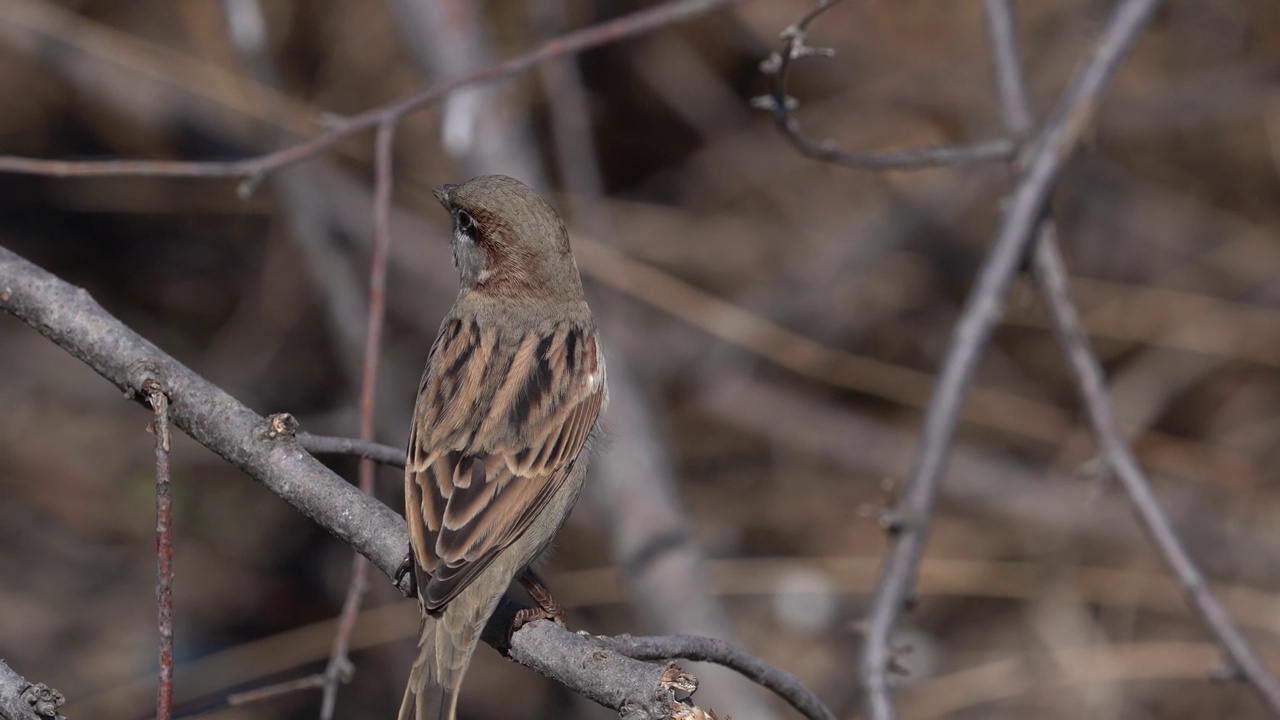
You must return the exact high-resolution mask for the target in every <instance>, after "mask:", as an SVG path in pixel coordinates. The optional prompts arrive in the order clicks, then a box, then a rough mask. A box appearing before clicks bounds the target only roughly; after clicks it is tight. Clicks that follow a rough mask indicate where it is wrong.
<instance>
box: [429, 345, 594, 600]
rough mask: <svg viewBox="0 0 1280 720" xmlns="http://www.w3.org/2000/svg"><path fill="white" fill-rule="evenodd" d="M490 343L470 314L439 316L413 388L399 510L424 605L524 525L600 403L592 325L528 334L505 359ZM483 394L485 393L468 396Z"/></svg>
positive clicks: (559, 482)
mask: <svg viewBox="0 0 1280 720" xmlns="http://www.w3.org/2000/svg"><path fill="white" fill-rule="evenodd" d="M497 347H498V343H497V342H496V339H495V338H492V337H490V336H489V335H488V334H486V333H484V332H481V331H480V330H479V329H478V328H476V327H475V325H474V324H473V323H469V322H466V321H462V320H454V321H453V322H452V323H450V324H447V325H446V327H445V328H443V329H442V331H441V334H440V337H439V338H438V339H437V341H436V346H435V347H433V348H432V356H431V360H430V361H429V362H428V369H427V372H426V374H425V376H424V382H423V387H422V392H420V393H419V397H418V403H419V408H418V409H417V410H416V411H415V413H414V426H413V429H412V431H411V436H410V444H409V464H408V468H407V476H406V477H407V480H408V482H406V483H405V488H406V496H405V515H406V519H407V520H408V521H409V531H410V539H411V541H412V543H413V549H414V555H415V556H416V558H417V561H418V563H417V564H418V567H419V569H420V575H419V577H418V580H419V584H418V595H419V598H420V600H421V602H422V604H423V606H424V607H425V608H426V609H427V610H429V611H438V610H440V609H442V608H443V607H444V606H445V605H446V604H448V603H449V601H450V600H452V599H453V598H454V597H456V596H457V594H458V593H459V592H461V591H462V589H463V588H465V587H466V586H467V584H468V583H469V582H471V580H472V579H474V578H475V577H476V575H478V574H479V573H480V572H481V571H483V570H484V569H485V568H486V567H488V566H489V564H490V563H492V562H493V560H494V558H495V557H497V555H498V553H499V552H500V551H502V550H503V549H504V548H506V547H508V546H509V545H511V543H512V542H514V541H515V540H516V539H517V538H518V537H520V535H521V534H522V533H524V532H525V531H526V530H527V529H528V528H529V526H530V524H531V523H532V522H533V520H534V519H535V518H536V517H537V516H538V514H539V513H540V512H541V510H542V509H543V508H544V507H545V506H546V504H547V502H548V501H549V500H550V499H551V498H552V497H553V496H554V495H555V494H556V491H557V490H559V489H560V488H561V487H562V486H563V484H564V482H565V480H566V479H567V478H568V476H569V473H570V472H571V471H572V469H573V465H574V463H575V462H576V460H577V458H578V454H579V453H580V452H581V451H582V449H583V446H584V445H585V444H586V441H587V437H588V436H589V435H590V433H591V430H592V428H593V427H594V426H595V423H596V419H597V417H598V416H599V414H600V411H601V407H602V405H603V404H604V401H605V393H606V392H607V391H606V390H605V383H604V364H603V360H602V358H601V357H600V353H599V346H598V343H597V340H596V337H595V333H594V332H593V331H592V330H591V329H590V328H582V327H578V326H576V325H575V324H572V323H562V324H561V325H559V326H558V327H555V328H553V329H552V330H550V331H549V332H547V333H544V334H531V335H529V336H527V337H525V338H523V340H522V341H521V342H520V343H519V345H518V346H517V348H516V350H515V351H514V353H511V354H510V355H509V358H502V357H499V355H500V353H498V352H496V350H497ZM491 373H498V374H499V376H498V377H499V379H497V380H496V381H495V380H494V378H493V376H491V375H490V374H491ZM483 387H488V388H490V389H489V390H488V391H484V392H480V389H481V388H483ZM480 396H483V397H484V399H485V400H487V402H479V403H477V402H474V401H468V400H467V398H468V397H471V398H477V397H480ZM424 404H425V405H424Z"/></svg>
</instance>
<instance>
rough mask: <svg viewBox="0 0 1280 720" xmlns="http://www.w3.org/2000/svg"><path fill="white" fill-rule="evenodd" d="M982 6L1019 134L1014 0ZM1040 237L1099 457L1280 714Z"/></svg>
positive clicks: (1056, 259) (1040, 276)
mask: <svg viewBox="0 0 1280 720" xmlns="http://www.w3.org/2000/svg"><path fill="white" fill-rule="evenodd" d="M984 7H985V12H986V16H987V28H988V33H989V35H990V37H991V46H992V54H993V56H994V61H995V65H996V82H997V86H998V87H999V95H1000V107H1001V111H1002V115H1003V117H1004V121H1005V125H1006V126H1007V127H1008V128H1009V129H1010V130H1012V131H1014V132H1018V133H1023V132H1025V128H1027V127H1029V126H1030V124H1031V122H1032V116H1031V109H1030V103H1029V102H1028V101H1027V94H1026V88H1025V86H1024V84H1023V80H1022V71H1021V63H1020V62H1019V60H1018V52H1017V43H1016V39H1015V35H1014V19H1013V3H1012V2H1011V0H986V2H985V6H984ZM1038 236H1039V237H1038V239H1037V240H1036V250H1035V257H1034V261H1033V271H1034V274H1035V278H1036V284H1037V285H1039V287H1040V290H1041V292H1042V294H1043V295H1044V299H1045V304H1046V305H1048V306H1049V311H1050V315H1051V317H1052V319H1053V328H1054V333H1055V334H1056V335H1057V337H1058V342H1059V344H1061V345H1062V352H1063V354H1064V355H1065V357H1066V361H1067V366H1068V369H1069V370H1070V371H1071V380H1072V384H1073V385H1074V386H1075V389H1076V394H1077V395H1079V397H1080V402H1081V404H1082V405H1083V406H1084V407H1085V410H1086V414H1087V416H1088V420H1089V427H1090V430H1091V431H1092V432H1093V435H1094V438H1095V442H1097V444H1098V447H1099V448H1100V449H1101V451H1102V456H1103V459H1104V461H1105V462H1106V464H1107V466H1108V467H1109V468H1110V469H1111V472H1112V473H1113V474H1114V475H1115V477H1117V478H1118V479H1119V480H1120V484H1121V485H1122V486H1123V487H1124V489H1125V493H1126V495H1127V496H1128V498H1129V502H1130V504H1132V506H1133V509H1134V512H1135V514H1137V516H1138V518H1139V520H1140V521H1141V522H1142V526H1143V528H1144V529H1145V530H1146V531H1147V535H1148V536H1149V537H1150V538H1151V541H1152V542H1153V543H1154V544H1155V545H1156V548H1157V549H1158V550H1159V551H1160V554H1161V556H1163V557H1164V559H1165V562H1166V563H1168V565H1169V569H1170V570H1172V571H1173V574H1174V576H1176V577H1177V578H1178V582H1179V584H1181V586H1182V589H1183V596H1184V597H1185V598H1186V600H1187V602H1188V604H1189V605H1190V606H1191V608H1192V609H1193V610H1194V611H1195V612H1196V614H1197V615H1199V616H1200V620H1201V622H1203V623H1204V625H1205V627H1206V628H1207V629H1208V630H1209V632H1210V633H1211V634H1212V635H1213V636H1214V637H1215V638H1217V640H1218V643H1219V644H1220V645H1221V646H1222V648H1223V649H1224V650H1225V651H1226V654H1227V657H1229V658H1230V659H1231V663H1232V664H1233V665H1234V666H1235V668H1234V669H1235V670H1237V671H1238V673H1239V674H1240V676H1242V677H1243V678H1244V679H1245V680H1247V681H1248V682H1249V684H1250V685H1251V686H1252V687H1253V688H1254V690H1255V691H1256V692H1257V693H1258V695H1259V697H1260V698H1261V700H1262V702H1263V703H1264V704H1265V705H1266V706H1267V708H1268V709H1269V710H1270V711H1271V712H1272V714H1274V715H1278V716H1280V682H1277V680H1276V678H1275V676H1274V675H1272V674H1271V672H1270V671H1269V670H1268V669H1267V666H1266V665H1265V664H1264V663H1263V662H1262V660H1261V659H1260V658H1259V657H1258V656H1257V654H1256V653H1255V652H1254V651H1253V648H1252V647H1250V646H1249V643H1248V642H1247V641H1246V640H1245V638H1244V635H1243V633H1241V632H1240V629H1239V628H1238V627H1237V626H1236V624H1235V623H1234V621H1233V620H1232V619H1231V616H1230V615H1229V614H1228V613H1227V611H1226V609H1225V608H1223V607H1222V605H1221V603H1219V602H1218V599H1217V597H1216V596H1214V594H1213V593H1212V591H1210V589H1209V586H1208V584H1207V583H1206V582H1205V579H1204V576H1203V575H1202V574H1201V573H1200V570H1199V568H1197V567H1196V565H1195V563H1194V562H1193V561H1192V560H1191V556H1190V555H1189V554H1188V553H1187V551H1186V548H1184V547H1183V545H1182V542H1181V541H1180V540H1179V539H1178V536H1177V535H1176V534H1174V531H1173V525H1172V523H1171V522H1170V521H1169V518H1168V516H1167V515H1166V514H1165V512H1164V510H1163V509H1162V508H1161V507H1160V504H1159V502H1158V501H1157V500H1156V498H1155V494H1154V493H1153V492H1152V491H1151V486H1150V483H1148V482H1147V479H1146V476H1145V475H1144V474H1143V472H1142V470H1141V467H1140V466H1139V465H1138V461H1137V459H1136V458H1135V457H1134V455H1133V451H1132V449H1131V448H1130V447H1129V443H1128V442H1127V441H1126V440H1125V435H1124V431H1123V429H1122V428H1121V427H1120V422H1119V420H1118V419H1117V418H1116V414H1115V410H1114V408H1113V405H1112V403H1111V399H1110V397H1109V395H1108V393H1107V387H1106V380H1105V377H1104V375H1103V372H1102V366H1101V364H1100V363H1099V362H1098V356H1097V355H1096V354H1095V353H1094V352H1093V348H1092V347H1091V346H1090V344H1089V337H1088V335H1087V334H1085V331H1084V328H1083V326H1082V325H1081V324H1080V318H1079V314H1078V313H1077V312H1076V308H1075V304H1074V303H1073V302H1072V301H1071V296H1070V283H1069V281H1068V279H1067V271H1066V267H1065V265H1064V264H1063V261H1062V254H1061V251H1060V250H1059V248H1058V232H1057V226H1056V223H1055V222H1054V221H1053V218H1051V217H1046V218H1045V219H1044V220H1043V221H1042V222H1041V224H1040V230H1039V233H1038Z"/></svg>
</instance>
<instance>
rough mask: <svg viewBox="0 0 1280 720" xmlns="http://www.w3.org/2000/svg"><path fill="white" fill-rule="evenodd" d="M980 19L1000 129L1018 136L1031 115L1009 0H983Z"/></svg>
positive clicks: (1029, 123) (1030, 121) (1032, 118)
mask: <svg viewBox="0 0 1280 720" xmlns="http://www.w3.org/2000/svg"><path fill="white" fill-rule="evenodd" d="M982 8H983V18H985V20H986V24H987V38H988V40H990V42H991V64H992V69H993V70H995V80H996V97H997V98H998V99H999V100H1000V117H1001V118H1002V119H1003V121H1004V128H1005V130H1008V131H1009V132H1011V133H1013V135H1014V136H1015V137H1018V138H1022V137H1025V136H1026V135H1027V133H1029V132H1031V130H1032V128H1033V127H1034V126H1035V115H1034V114H1033V113H1032V111H1031V102H1030V101H1029V100H1028V98H1027V92H1026V85H1025V83H1024V81H1023V74H1022V62H1021V61H1019V59H1018V34H1017V17H1016V16H1015V15H1014V11H1013V3H1012V2H1011V1H1010V0H983V4H982Z"/></svg>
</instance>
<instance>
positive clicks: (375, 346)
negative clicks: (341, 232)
mask: <svg viewBox="0 0 1280 720" xmlns="http://www.w3.org/2000/svg"><path fill="white" fill-rule="evenodd" d="M394 141H395V124H394V122H391V121H388V122H386V123H383V124H382V125H379V126H378V134H377V138H376V141H375V151H374V174H375V175H376V177H375V180H374V191H373V243H372V247H373V252H372V259H371V261H370V264H369V319H368V324H367V325H366V330H365V341H364V369H363V371H362V373H361V379H360V440H362V441H364V442H372V441H373V431H374V409H375V408H374V406H375V400H376V398H377V387H378V357H379V355H380V351H381V349H382V324H383V320H384V318H385V316H386V307H387V302H386V294H387V293H386V285H387V253H388V246H389V245H390V235H391V233H390V224H391V184H392V172H391V161H392V158H393V150H394ZM376 469H377V465H376V463H374V461H373V460H371V459H368V458H364V459H361V460H360V471H359V474H360V491H361V492H363V493H365V494H367V495H372V494H373V479H374V471H375V470H376ZM368 589H369V561H368V559H367V558H365V556H363V555H361V554H360V553H356V555H355V559H354V560H353V561H352V564H351V584H350V586H348V588H347V597H346V599H345V600H343V603H342V615H341V616H340V617H339V619H338V631H337V632H336V633H335V634H334V638H333V650H332V651H331V652H330V654H329V665H328V667H326V668H325V671H324V677H325V682H324V700H323V702H322V703H321V704H320V719H321V720H332V718H333V710H334V707H335V705H336V704H337V701H338V685H339V684H341V683H345V682H347V681H349V680H350V679H351V675H352V673H353V672H355V667H354V666H353V665H352V664H351V659H350V657H348V648H349V646H350V643H351V631H352V629H353V628H355V625H356V619H357V618H358V617H359V615H360V604H361V602H362V601H363V600H364V595H365V592H367V591H368Z"/></svg>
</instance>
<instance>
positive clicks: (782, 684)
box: [602, 635, 836, 720]
mask: <svg viewBox="0 0 1280 720" xmlns="http://www.w3.org/2000/svg"><path fill="white" fill-rule="evenodd" d="M602 640H603V641H604V642H605V644H607V645H609V646H610V647H613V648H615V649H616V650H618V651H619V652H621V653H622V654H624V655H626V656H627V657H631V658H635V659H637V660H673V659H677V658H679V659H683V660H693V661H694V662H710V663H715V664H717V665H723V666H725V667H727V668H729V669H731V670H733V671H734V672H737V673H740V674H741V675H742V676H743V677H746V678H747V679H749V680H751V681H752V682H754V683H757V684H759V685H761V686H763V687H765V688H768V689H769V690H771V691H772V692H773V693H774V694H775V695H777V696H778V697H780V698H782V699H783V700H786V701H787V704H788V705H790V706H791V707H793V708H795V709H796V710H799V711H800V713H801V714H802V715H804V716H805V717H807V718H809V719H810V720H835V718H836V715H835V713H833V712H831V708H829V707H827V706H826V704H824V703H823V702H822V700H821V699H819V698H818V696H817V695H814V694H813V693H812V692H811V691H810V690H809V689H808V688H806V687H805V686H804V685H801V684H800V681H799V680H797V679H796V676H795V675H792V674H791V673H789V672H786V671H785V670H780V669H778V668H776V667H774V666H772V665H770V664H768V663H766V662H764V661H763V660H761V659H759V658H757V657H755V656H753V655H751V654H750V653H748V652H747V651H746V650H743V649H742V648H740V647H738V646H737V645H734V644H733V643H731V642H728V641H725V640H721V639H719V638H708V637H697V636H694V635H663V636H659V637H629V636H623V637H613V638H602Z"/></svg>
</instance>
